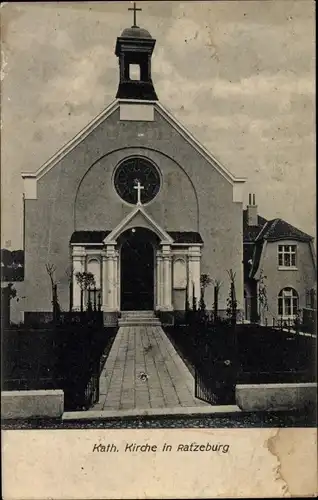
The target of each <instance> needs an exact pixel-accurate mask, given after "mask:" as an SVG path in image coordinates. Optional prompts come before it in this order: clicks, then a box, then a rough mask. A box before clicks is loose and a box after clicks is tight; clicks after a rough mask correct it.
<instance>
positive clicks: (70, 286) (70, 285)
mask: <svg viewBox="0 0 318 500" xmlns="http://www.w3.org/2000/svg"><path fill="white" fill-rule="evenodd" d="M65 276H66V278H67V281H68V290H69V311H71V310H72V308H73V269H72V266H69V267H67V269H66V270H65Z"/></svg>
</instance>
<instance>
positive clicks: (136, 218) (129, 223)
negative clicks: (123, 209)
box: [104, 205, 173, 245]
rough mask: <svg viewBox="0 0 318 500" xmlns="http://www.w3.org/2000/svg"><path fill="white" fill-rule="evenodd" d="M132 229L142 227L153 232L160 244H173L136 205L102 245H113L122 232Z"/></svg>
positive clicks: (143, 210)
mask: <svg viewBox="0 0 318 500" xmlns="http://www.w3.org/2000/svg"><path fill="white" fill-rule="evenodd" d="M133 227H143V228H146V229H149V230H150V231H153V232H154V233H155V234H156V235H157V236H158V238H160V240H161V243H162V244H167V245H171V244H172V243H173V239H172V238H171V236H170V235H169V234H168V233H167V232H166V231H165V230H164V229H162V227H160V226H159V224H157V222H156V221H155V220H154V219H153V218H152V217H151V216H150V215H149V214H148V213H147V212H146V210H145V209H144V207H143V205H136V207H135V208H134V209H133V210H132V211H131V212H130V214H128V215H127V216H126V217H125V218H124V219H123V220H122V221H121V222H120V223H119V224H118V226H117V227H115V229H113V230H112V232H111V233H110V234H109V235H108V236H107V237H106V238H105V239H104V244H105V245H107V244H115V243H116V241H117V238H118V237H119V236H120V235H121V234H122V233H123V232H124V231H126V230H127V229H131V228H133Z"/></svg>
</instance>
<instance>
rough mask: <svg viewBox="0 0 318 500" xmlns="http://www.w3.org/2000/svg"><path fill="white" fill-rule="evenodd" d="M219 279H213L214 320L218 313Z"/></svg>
mask: <svg viewBox="0 0 318 500" xmlns="http://www.w3.org/2000/svg"><path fill="white" fill-rule="evenodd" d="M221 285H222V283H221V281H220V280H214V303H213V319H214V322H216V321H217V319H218V313H219V293H220V288H221Z"/></svg>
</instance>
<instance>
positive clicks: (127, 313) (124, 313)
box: [121, 311, 155, 317]
mask: <svg viewBox="0 0 318 500" xmlns="http://www.w3.org/2000/svg"><path fill="white" fill-rule="evenodd" d="M121 315H122V316H139V315H142V316H151V317H152V316H154V315H155V313H154V311H122V312H121Z"/></svg>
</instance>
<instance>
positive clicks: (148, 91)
mask: <svg viewBox="0 0 318 500" xmlns="http://www.w3.org/2000/svg"><path fill="white" fill-rule="evenodd" d="M128 10H131V11H133V13H134V23H133V26H132V27H131V28H126V29H124V31H123V32H122V34H121V35H120V36H119V37H118V38H117V42H116V49H115V54H116V56H117V57H118V59H119V85H118V90H117V94H116V98H119V99H143V100H149V101H157V100H158V97H157V94H156V91H155V89H154V86H153V83H152V79H151V56H152V52H153V49H154V47H155V44H156V40H154V39H153V38H152V36H151V35H150V33H149V32H148V31H147V30H145V29H143V28H140V27H139V26H137V24H136V12H137V11H141V9H137V8H136V4H135V3H134V8H133V9H128Z"/></svg>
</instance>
